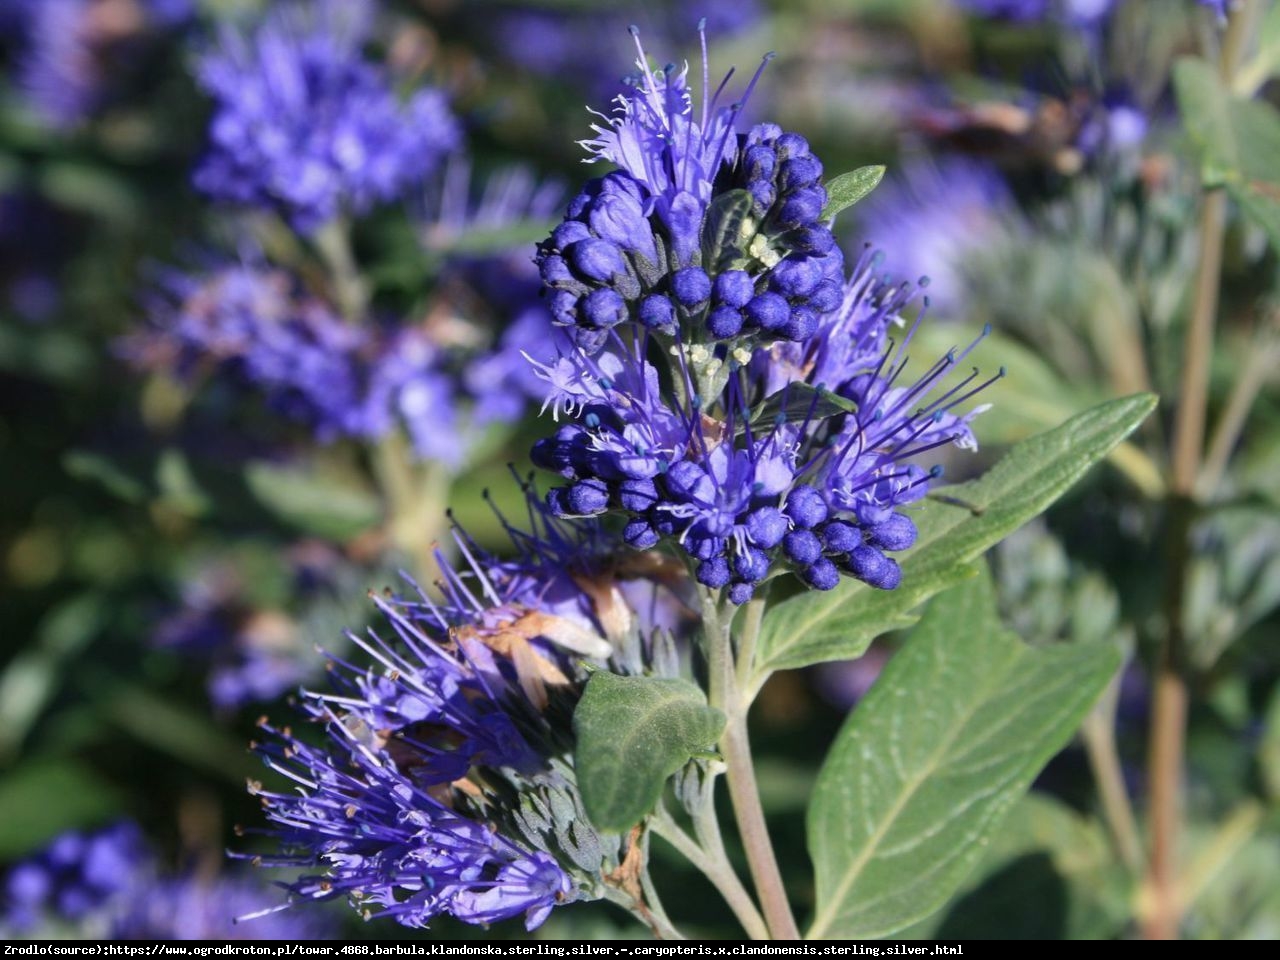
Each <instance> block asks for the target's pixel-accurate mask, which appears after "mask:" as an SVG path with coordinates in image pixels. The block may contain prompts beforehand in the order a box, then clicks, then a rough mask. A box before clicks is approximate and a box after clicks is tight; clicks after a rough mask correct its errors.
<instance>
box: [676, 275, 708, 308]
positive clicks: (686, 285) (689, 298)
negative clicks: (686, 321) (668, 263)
mask: <svg viewBox="0 0 1280 960" xmlns="http://www.w3.org/2000/svg"><path fill="white" fill-rule="evenodd" d="M671 292H672V293H674V294H675V296H676V299H677V300H679V301H680V302H681V303H682V304H684V305H685V306H686V307H696V306H698V305H699V304H701V303H706V301H707V300H708V299H709V298H710V297H711V278H710V277H708V276H707V271H705V270H703V269H702V268H701V267H685V268H684V269H683V270H677V271H676V272H675V273H674V274H672V275H671Z"/></svg>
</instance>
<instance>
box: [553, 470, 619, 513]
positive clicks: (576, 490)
mask: <svg viewBox="0 0 1280 960" xmlns="http://www.w3.org/2000/svg"><path fill="white" fill-rule="evenodd" d="M564 503H565V506H567V507H568V508H569V512H570V513H572V514H573V515H574V516H579V517H593V516H595V515H596V514H600V513H604V512H605V511H606V510H607V509H609V488H608V486H607V485H606V484H605V482H604V481H603V480H597V479H596V478H595V477H589V478H588V479H586V480H579V481H578V482H577V483H575V484H574V485H573V486H571V487H569V489H568V491H567V492H566V493H565V498H564Z"/></svg>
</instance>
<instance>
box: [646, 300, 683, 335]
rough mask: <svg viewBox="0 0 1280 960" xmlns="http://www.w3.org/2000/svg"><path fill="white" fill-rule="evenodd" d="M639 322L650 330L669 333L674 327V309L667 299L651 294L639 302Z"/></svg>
mask: <svg viewBox="0 0 1280 960" xmlns="http://www.w3.org/2000/svg"><path fill="white" fill-rule="evenodd" d="M639 316H640V322H641V323H643V324H644V325H645V326H646V327H648V328H649V329H650V330H660V331H663V332H665V333H671V332H673V331H674V330H675V326H676V308H675V306H674V305H672V303H671V300H670V299H669V298H668V297H665V296H663V295H662V294H660V293H651V294H649V296H647V297H645V298H644V299H643V300H641V301H640V310H639Z"/></svg>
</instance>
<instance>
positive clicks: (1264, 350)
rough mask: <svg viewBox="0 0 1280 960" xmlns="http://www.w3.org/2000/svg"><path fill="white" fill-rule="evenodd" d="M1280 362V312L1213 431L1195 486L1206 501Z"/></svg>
mask: <svg viewBox="0 0 1280 960" xmlns="http://www.w3.org/2000/svg"><path fill="white" fill-rule="evenodd" d="M1278 362H1280V312H1272V313H1271V315H1270V317H1269V318H1268V319H1267V322H1266V325H1265V326H1264V327H1263V328H1262V329H1261V330H1259V331H1258V335H1257V336H1256V337H1255V338H1254V341H1253V343H1252V344H1251V345H1250V348H1249V352H1248V356H1247V357H1246V358H1245V362H1244V369H1243V370H1242V371H1241V372H1240V377H1239V379H1237V380H1236V382H1235V384H1234V385H1233V386H1232V388H1231V396H1230V397H1229V398H1228V400H1227V405H1226V407H1225V408H1224V409H1223V411H1222V415H1221V416H1220V417H1219V418H1218V423H1217V425H1216V426H1215V427H1214V431H1213V439H1212V440H1210V442H1209V452H1208V453H1207V454H1205V458H1204V466H1203V467H1202V468H1201V470H1200V477H1199V479H1198V480H1197V482H1196V489H1197V490H1198V491H1199V493H1200V496H1201V497H1203V498H1205V499H1210V498H1212V497H1213V496H1214V495H1215V494H1216V493H1217V491H1218V486H1219V484H1221V483H1222V477H1223V474H1225V473H1226V470H1227V461H1228V460H1229V459H1230V458H1231V453H1232V451H1233V450H1234V449H1235V445H1236V441H1238V440H1239V439H1240V435H1241V434H1242V433H1243V432H1244V427H1245V423H1246V422H1247V421H1248V419H1249V411H1250V410H1251V409H1252V407H1253V401H1254V400H1256V399H1257V397H1258V394H1259V392H1260V391H1261V390H1262V387H1263V385H1264V384H1265V383H1266V381H1267V378H1268V377H1269V376H1270V375H1271V371H1272V370H1274V369H1275V367H1276V365H1277V363H1278Z"/></svg>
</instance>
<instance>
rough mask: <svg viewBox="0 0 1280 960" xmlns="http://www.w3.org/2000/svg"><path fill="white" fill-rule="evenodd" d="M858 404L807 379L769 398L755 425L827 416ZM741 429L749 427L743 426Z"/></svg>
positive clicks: (753, 419)
mask: <svg viewBox="0 0 1280 960" xmlns="http://www.w3.org/2000/svg"><path fill="white" fill-rule="evenodd" d="M857 410H858V405H857V404H856V403H854V402H853V401H852V400H846V399H845V398H844V397H842V396H840V395H839V394H835V393H832V392H831V391H830V390H826V389H823V388H822V387H817V388H814V387H811V386H809V385H808V384H807V383H793V384H790V385H789V386H787V387H785V388H783V389H782V390H779V391H778V392H777V393H775V394H774V395H773V396H771V397H768V398H766V399H765V401H764V403H762V404H760V408H759V409H758V410H756V412H755V413H754V414H753V415H752V417H751V426H752V427H756V426H772V425H773V424H775V423H777V422H778V418H779V417H781V418H782V422H784V423H794V422H796V421H798V420H825V419H827V418H828V417H834V416H837V415H839V414H841V413H856V412H857ZM741 429H745V428H740V432H741Z"/></svg>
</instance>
